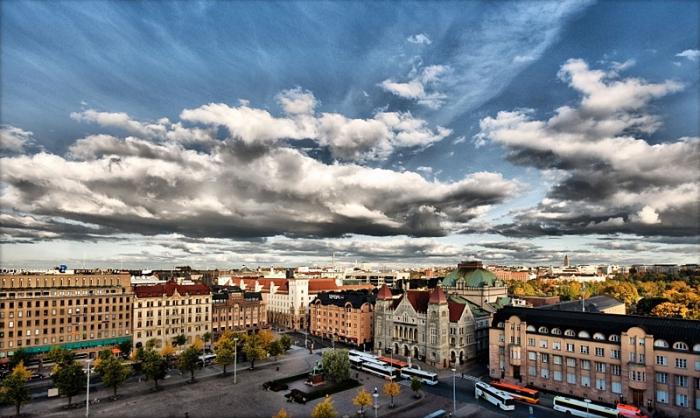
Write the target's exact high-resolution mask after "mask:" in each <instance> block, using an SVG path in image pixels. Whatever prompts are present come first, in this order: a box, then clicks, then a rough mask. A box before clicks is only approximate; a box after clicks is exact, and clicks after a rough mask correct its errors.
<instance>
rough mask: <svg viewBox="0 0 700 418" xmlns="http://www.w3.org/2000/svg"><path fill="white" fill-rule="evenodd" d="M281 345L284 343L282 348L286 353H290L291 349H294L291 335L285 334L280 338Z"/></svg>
mask: <svg viewBox="0 0 700 418" xmlns="http://www.w3.org/2000/svg"><path fill="white" fill-rule="evenodd" d="M280 343H282V347H283V348H284V351H285V352H286V351H289V349H290V348H292V339H291V338H289V335H287V334H284V335H283V336H282V337H281V338H280Z"/></svg>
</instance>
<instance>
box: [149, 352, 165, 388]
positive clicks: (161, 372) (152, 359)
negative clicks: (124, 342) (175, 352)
mask: <svg viewBox="0 0 700 418" xmlns="http://www.w3.org/2000/svg"><path fill="white" fill-rule="evenodd" d="M143 357H144V358H143V374H144V375H145V376H146V380H149V379H153V382H154V387H153V388H154V390H158V381H159V380H161V379H164V378H165V375H166V374H167V371H168V362H167V361H166V360H165V358H164V357H163V356H161V355H160V354H159V353H158V352H156V351H155V350H146V351H145V352H144V355H143Z"/></svg>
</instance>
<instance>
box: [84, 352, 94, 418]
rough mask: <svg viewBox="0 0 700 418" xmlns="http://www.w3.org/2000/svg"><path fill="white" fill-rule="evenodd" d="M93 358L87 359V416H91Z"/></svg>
mask: <svg viewBox="0 0 700 418" xmlns="http://www.w3.org/2000/svg"><path fill="white" fill-rule="evenodd" d="M91 361H92V359H90V358H88V361H87V389H86V391H87V394H86V395H85V416H86V417H89V416H90V362H91Z"/></svg>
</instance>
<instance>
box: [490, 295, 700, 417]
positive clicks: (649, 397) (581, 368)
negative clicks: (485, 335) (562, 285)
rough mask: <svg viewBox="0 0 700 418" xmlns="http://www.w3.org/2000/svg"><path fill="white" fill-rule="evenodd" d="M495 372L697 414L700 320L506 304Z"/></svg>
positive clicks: (494, 352)
mask: <svg viewBox="0 0 700 418" xmlns="http://www.w3.org/2000/svg"><path fill="white" fill-rule="evenodd" d="M489 339H490V346H489V369H490V370H489V373H490V375H491V377H492V378H497V379H504V380H506V381H508V382H511V383H516V384H524V385H531V386H534V387H537V388H542V389H547V390H551V391H555V392H560V393H563V394H566V395H569V396H576V397H581V398H587V399H591V400H592V401H594V402H596V401H598V402H605V403H611V404H614V403H616V402H623V403H630V404H634V405H637V406H639V407H643V408H647V410H652V409H656V410H659V411H662V412H663V413H665V414H666V415H667V416H671V417H680V416H683V417H698V416H700V322H699V321H690V320H682V319H665V318H653V317H640V316H630V315H619V314H602V313H591V312H569V311H553V310H545V309H532V308H518V307H506V308H503V309H501V310H500V311H498V312H497V313H496V315H495V316H494V319H493V322H492V326H491V329H490V330H489Z"/></svg>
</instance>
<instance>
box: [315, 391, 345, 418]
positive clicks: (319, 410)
mask: <svg viewBox="0 0 700 418" xmlns="http://www.w3.org/2000/svg"><path fill="white" fill-rule="evenodd" d="M337 416H338V412H336V410H335V406H333V399H331V397H330V396H328V395H326V399H324V400H323V401H321V402H320V403H319V404H318V405H316V406H315V407H314V409H313V411H311V418H336V417H337Z"/></svg>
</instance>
